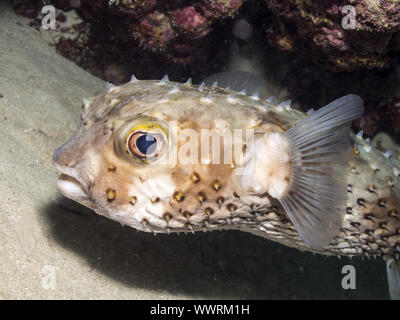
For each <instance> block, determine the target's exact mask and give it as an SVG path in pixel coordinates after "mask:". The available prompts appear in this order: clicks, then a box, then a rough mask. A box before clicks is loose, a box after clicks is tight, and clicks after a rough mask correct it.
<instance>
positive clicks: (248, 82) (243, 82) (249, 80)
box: [204, 71, 262, 95]
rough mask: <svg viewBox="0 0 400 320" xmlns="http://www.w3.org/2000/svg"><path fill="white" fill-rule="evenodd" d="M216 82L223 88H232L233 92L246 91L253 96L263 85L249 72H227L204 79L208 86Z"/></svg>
mask: <svg viewBox="0 0 400 320" xmlns="http://www.w3.org/2000/svg"><path fill="white" fill-rule="evenodd" d="M215 82H217V83H218V86H219V87H221V88H225V89H226V88H228V87H229V88H230V89H231V90H234V91H237V92H241V91H243V90H245V91H246V92H247V93H248V94H250V95H251V94H253V93H255V91H256V90H257V88H259V87H260V86H261V84H262V81H261V80H260V79H259V78H258V77H257V76H255V75H254V74H252V73H250V72H247V71H225V72H221V73H216V74H213V75H211V76H209V77H207V78H205V79H204V83H205V84H206V85H207V86H211V85H213V84H214V83H215Z"/></svg>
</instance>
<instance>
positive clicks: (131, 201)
mask: <svg viewBox="0 0 400 320" xmlns="http://www.w3.org/2000/svg"><path fill="white" fill-rule="evenodd" d="M136 202H137V198H136V197H135V196H133V197H131V198H130V200H129V203H130V204H131V205H133V206H134V205H135V204H136Z"/></svg>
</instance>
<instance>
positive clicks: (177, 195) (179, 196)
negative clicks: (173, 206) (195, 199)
mask: <svg viewBox="0 0 400 320" xmlns="http://www.w3.org/2000/svg"><path fill="white" fill-rule="evenodd" d="M172 197H173V198H174V199H175V201H176V202H182V201H183V200H185V196H184V195H183V193H182V192H181V191H175V192H174V194H173V196H172Z"/></svg>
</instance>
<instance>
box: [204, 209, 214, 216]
mask: <svg viewBox="0 0 400 320" xmlns="http://www.w3.org/2000/svg"><path fill="white" fill-rule="evenodd" d="M204 213H205V214H206V215H207V216H211V215H212V214H213V213H214V210H213V209H212V208H210V207H207V208H205V209H204Z"/></svg>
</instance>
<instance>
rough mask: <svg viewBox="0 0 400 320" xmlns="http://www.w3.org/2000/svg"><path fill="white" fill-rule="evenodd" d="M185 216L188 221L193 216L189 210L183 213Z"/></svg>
mask: <svg viewBox="0 0 400 320" xmlns="http://www.w3.org/2000/svg"><path fill="white" fill-rule="evenodd" d="M183 216H184V217H185V218H186V219H189V218H190V217H191V216H192V213H191V212H189V211H188V210H185V211H183Z"/></svg>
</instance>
